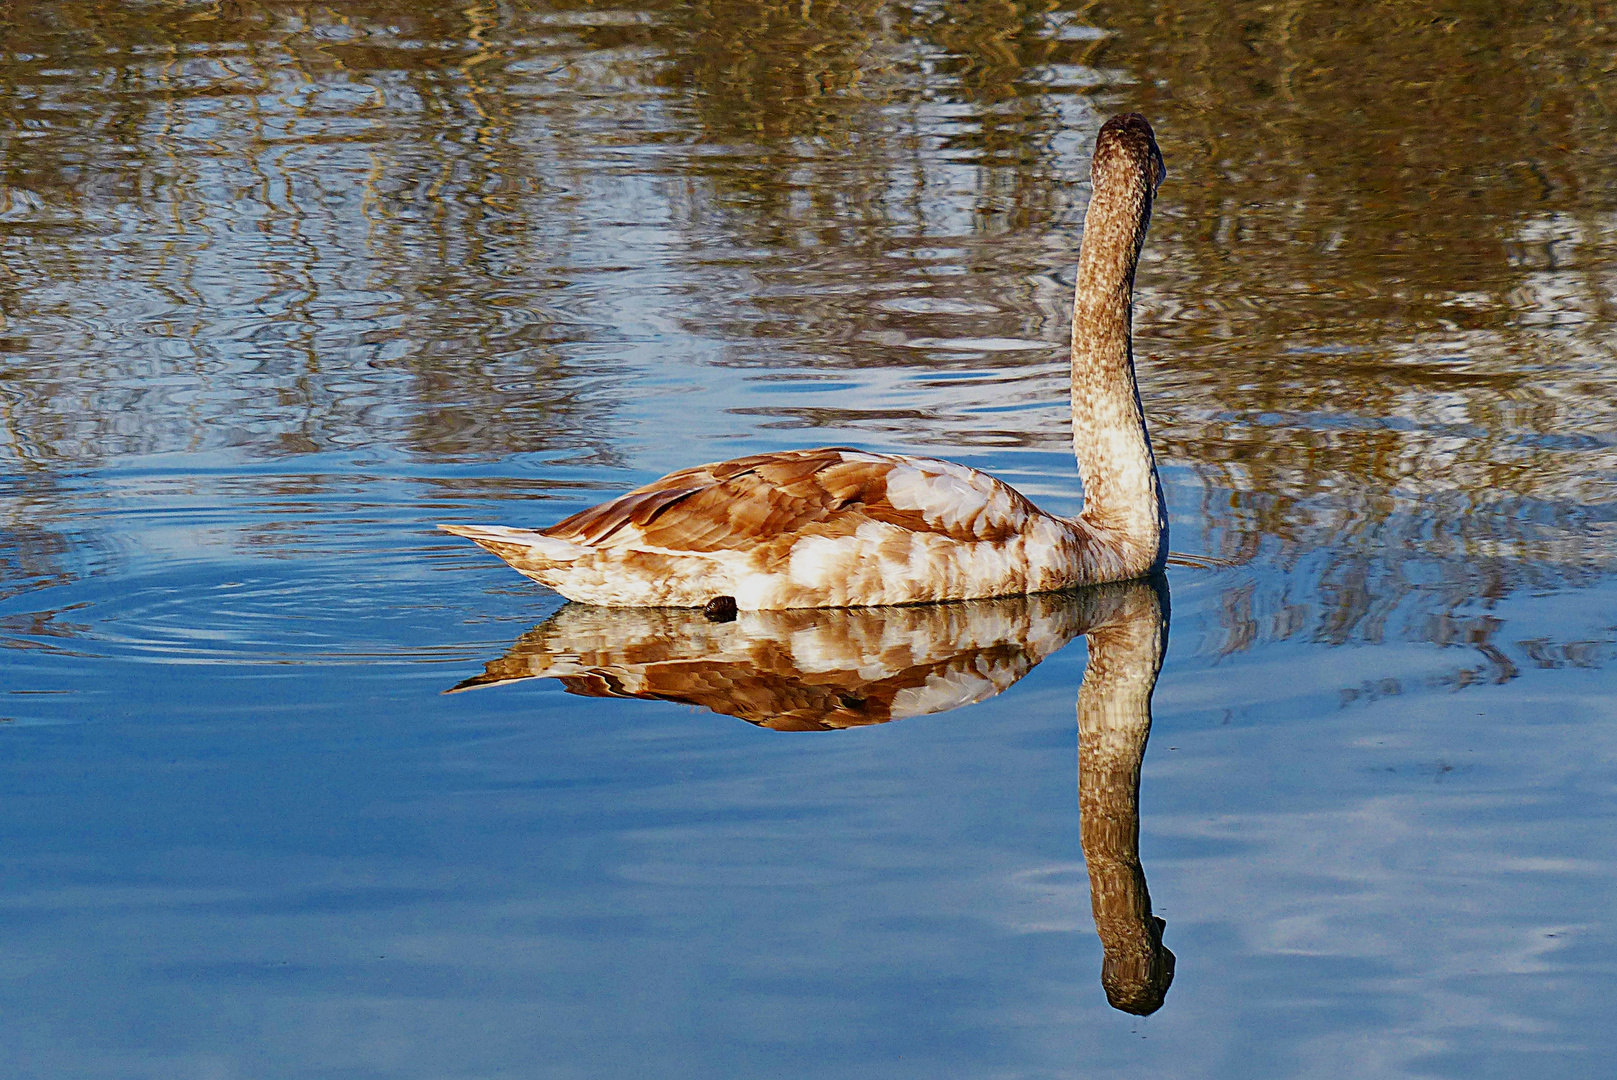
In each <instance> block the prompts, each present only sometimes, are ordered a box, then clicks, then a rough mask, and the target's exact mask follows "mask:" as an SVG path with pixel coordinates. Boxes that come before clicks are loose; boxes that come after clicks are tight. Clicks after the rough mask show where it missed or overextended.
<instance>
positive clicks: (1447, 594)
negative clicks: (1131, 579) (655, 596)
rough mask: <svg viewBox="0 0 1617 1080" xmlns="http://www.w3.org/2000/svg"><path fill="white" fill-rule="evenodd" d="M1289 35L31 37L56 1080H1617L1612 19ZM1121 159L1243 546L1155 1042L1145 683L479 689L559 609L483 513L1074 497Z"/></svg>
mask: <svg viewBox="0 0 1617 1080" xmlns="http://www.w3.org/2000/svg"><path fill="white" fill-rule="evenodd" d="M1240 7H1241V11H1240V13H1239V14H1240V16H1241V17H1240V18H1239V19H1236V20H1233V21H1231V20H1229V19H1226V18H1224V17H1223V16H1215V14H1212V13H1202V12H1200V11H1199V10H1198V9H1196V8H1193V7H1190V6H1185V7H1182V8H1181V7H1180V6H1176V5H1173V4H1168V5H1166V6H1164V5H1161V4H1157V5H1151V6H1150V7H1146V6H1144V5H1141V6H1131V5H1109V6H1106V5H1103V6H1101V7H1097V8H1092V9H1091V8H1086V9H1085V10H1084V11H1083V12H1079V11H1077V10H1076V9H1074V8H1072V7H1071V6H1069V5H1055V4H1051V5H1040V4H1006V5H982V6H967V5H949V4H941V3H940V4H927V3H915V4H879V3H875V2H874V0H872V2H868V3H853V2H849V3H816V4H813V5H800V4H797V3H792V4H773V3H768V2H762V0H760V2H757V3H746V4H742V3H719V2H712V3H696V4H676V3H671V2H670V3H656V2H645V3H631V4H627V5H624V6H621V7H617V8H611V9H606V8H602V7H600V6H598V5H593V4H584V3H580V4H558V5H554V6H551V5H533V4H526V3H506V4H495V3H448V2H445V3H423V4H418V5H411V6H410V7H409V9H408V10H404V11H401V10H398V8H399V5H382V4H363V3H361V4H352V5H342V6H340V7H335V8H314V7H309V6H306V5H298V4H287V3H239V4H218V5H207V4H190V5H180V4H176V5H142V4H133V3H120V4H109V3H90V2H88V0H85V2H79V3H64V4H56V5H39V6H27V7H25V8H12V9H7V10H6V11H4V12H0V54H3V56H0V74H3V78H4V93H3V94H0V162H3V167H4V173H3V175H0V180H3V185H0V432H3V435H0V575H3V576H0V646H4V647H3V648H0V716H3V717H4V718H5V720H6V723H4V724H0V831H3V834H4V838H3V843H0V938H3V940H4V943H5V947H4V948H3V949H0V1029H3V1032H4V1043H5V1045H6V1054H5V1057H6V1058H7V1059H8V1063H7V1064H5V1065H0V1073H5V1074H7V1075H16V1076H19V1077H33V1076H41V1077H43V1076H62V1075H75V1076H87V1077H99V1076H105V1077H130V1076H153V1077H156V1076H162V1077H237V1076H240V1077H260V1076H282V1075H285V1076H300V1077H301V1076H423V1077H426V1076H431V1077H454V1076H465V1077H474V1076H499V1075H524V1076H555V1077H566V1076H591V1077H597V1076H629V1075H641V1074H644V1073H645V1072H648V1071H656V1072H658V1073H659V1074H663V1075H671V1076H710V1075H738V1074H743V1073H767V1074H769V1075H774V1076H827V1077H830V1076H854V1075H859V1076H865V1075H870V1074H872V1073H876V1072H879V1073H881V1074H882V1075H889V1076H909V1075H915V1076H935V1075H939V1074H947V1075H974V1076H975V1075H983V1076H986V1075H994V1076H1045V1075H1061V1076H1067V1075H1080V1076H1086V1077H1087V1076H1108V1075H1114V1074H1115V1075H1122V1074H1125V1073H1126V1074H1130V1075H1138V1074H1139V1073H1141V1072H1155V1073H1157V1074H1161V1075H1167V1076H1175V1077H1181V1076H1183V1077H1241V1078H1247V1077H1260V1076H1288V1077H1289V1076H1312V1075H1321V1076H1327V1075H1328V1076H1332V1077H1340V1076H1351V1077H1406V1076H1465V1077H1485V1076H1500V1077H1507V1076H1508V1077H1514V1076H1519V1075H1522V1074H1523V1073H1525V1072H1528V1071H1534V1072H1536V1073H1542V1074H1544V1075H1554V1076H1597V1075H1602V1074H1603V1072H1604V1071H1605V1069H1606V1068H1607V1063H1608V1062H1609V1061H1610V1059H1611V1057H1612V1055H1613V1053H1614V1051H1617V1039H1614V1036H1613V1034H1612V1030H1611V1026H1610V1024H1609V1017H1610V1016H1611V1015H1612V1014H1613V1013H1614V1012H1617V1008H1614V1005H1617V1002H1614V1000H1613V998H1614V996H1617V994H1614V991H1613V989H1612V988H1613V986H1614V985H1617V981H1614V978H1613V976H1614V974H1617V971H1614V966H1617V941H1614V926H1617V910H1614V906H1613V903H1612V900H1611V897H1612V895H1613V884H1614V882H1613V877H1614V871H1617V853H1614V850H1613V842H1612V839H1611V837H1612V835H1613V824H1614V821H1613V818H1614V805H1617V803H1614V794H1617V792H1614V777H1617V771H1614V762H1617V746H1614V737H1613V724H1612V720H1613V712H1612V704H1611V702H1612V700H1613V694H1614V691H1617V684H1614V682H1613V675H1612V667H1611V665H1612V662H1613V659H1614V657H1617V616H1614V615H1613V612H1614V611H1617V586H1614V584H1613V578H1612V574H1611V570H1612V567H1613V562H1614V544H1617V531H1614V522H1617V408H1614V405H1613V402H1614V401H1617V375H1614V374H1613V373H1614V371H1617V368H1614V366H1613V362H1614V360H1617V356H1614V349H1613V342H1614V341H1617V333H1614V330H1617V316H1614V312H1617V277H1614V275H1613V272H1612V270H1611V267H1612V266H1613V265H1617V263H1614V262H1613V256H1614V254H1617V251H1614V249H1617V196H1614V195H1613V192H1617V154H1614V151H1613V150H1612V147H1613V146H1617V139H1613V138H1612V137H1611V136H1612V131H1611V123H1612V122H1611V116H1612V115H1613V105H1614V104H1617V102H1614V100H1613V94H1614V90H1613V88H1614V87H1617V79H1613V78H1612V77H1611V72H1610V71H1609V64H1610V59H1609V58H1610V56H1611V55H1613V54H1614V52H1617V50H1613V48H1612V45H1613V44H1614V42H1613V30H1612V25H1613V24H1612V23H1611V21H1610V20H1609V19H1606V18H1604V17H1603V16H1602V15H1601V14H1600V13H1599V12H1594V13H1590V12H1589V11H1587V10H1585V9H1583V8H1572V7H1565V8H1562V7H1556V6H1553V5H1552V6H1546V7H1544V8H1543V9H1542V10H1540V9H1539V8H1536V7H1534V8H1532V9H1531V10H1529V9H1526V8H1524V9H1523V10H1522V11H1521V12H1517V13H1515V15H1514V16H1513V17H1512V18H1510V19H1500V20H1490V18H1488V17H1485V13H1478V12H1477V11H1473V10H1472V9H1471V8H1469V7H1465V6H1463V5H1459V6H1455V7H1454V8H1453V10H1448V9H1441V10H1438V9H1434V11H1435V14H1432V15H1427V14H1425V13H1423V14H1422V17H1421V18H1420V19H1418V20H1417V19H1415V18H1414V17H1413V16H1412V15H1403V14H1400V13H1398V12H1394V11H1393V9H1391V8H1389V9H1388V10H1387V12H1384V13H1383V16H1384V17H1382V18H1381V20H1380V24H1379V25H1381V27H1382V30H1381V32H1379V33H1377V34H1370V33H1369V31H1363V30H1361V29H1360V27H1361V25H1369V24H1370V23H1374V22H1376V20H1365V19H1363V18H1362V17H1361V16H1359V15H1357V14H1351V13H1340V12H1334V11H1332V10H1329V9H1325V8H1311V7H1307V6H1296V7H1293V8H1287V9H1286V10H1285V11H1281V12H1274V11H1270V10H1269V9H1260V8H1257V7H1255V6H1250V5H1246V6H1240ZM1428 20H1430V21H1428ZM1232 27H1233V28H1235V29H1232ZM1237 29H1238V31H1239V32H1236V30H1237ZM1367 34H1368V35H1369V36H1368V37H1366V36H1365V35H1367ZM1602 65H1608V66H1607V67H1602ZM1122 108H1140V109H1142V110H1143V111H1145V112H1147V113H1148V114H1149V115H1150V116H1151V118H1152V120H1153V122H1154V123H1155V124H1156V126H1157V130H1158V134H1159V137H1160V139H1161V141H1162V146H1163V151H1164V154H1165V156H1166V157H1167V160H1168V165H1169V170H1170V174H1169V181H1168V183H1167V184H1166V185H1165V186H1164V187H1163V189H1162V194H1161V202H1160V204H1159V209H1158V216H1157V220H1156V222H1155V223H1154V225H1153V232H1152V235H1151V238H1150V241H1149V244H1148V252H1147V263H1146V265H1145V266H1144V267H1143V268H1142V271H1141V278H1140V291H1139V296H1138V305H1137V313H1136V320H1137V327H1138V342H1137V345H1138V355H1139V362H1140V371H1141V380H1142V392H1143V395H1144V397H1145V400H1146V405H1147V409H1148V412H1149V413H1150V415H1151V419H1152V424H1153V434H1154V438H1155V439H1156V442H1157V445H1158V448H1159V452H1160V454H1161V456H1162V459H1163V463H1164V472H1165V482H1166V484H1167V489H1168V494H1169V500H1170V505H1171V515H1172V528H1173V546H1174V547H1175V548H1176V549H1177V550H1179V551H1181V552H1184V553H1187V554H1190V555H1200V556H1211V557H1213V559H1214V560H1216V562H1211V563H1205V562H1204V564H1203V565H1189V564H1181V565H1176V566H1175V567H1174V568H1172V570H1171V571H1170V575H1169V579H1170V582H1171V587H1172V592H1173V624H1172V631H1171V638H1170V645H1169V651H1168V657H1167V663H1166V667H1165V668H1164V671H1163V674H1162V677H1161V679H1160V681H1159V683H1158V687H1157V693H1156V708H1155V726H1154V729H1153V733H1152V737H1151V741H1150V746H1149V749H1148V751H1147V754H1146V758H1145V765H1144V780H1143V789H1142V794H1141V811H1142V813H1141V857H1142V861H1143V864H1144V867H1145V871H1146V874H1147V876H1148V878H1149V882H1150V886H1151V896H1152V900H1153V904H1154V909H1155V911H1156V913H1157V914H1158V915H1160V916H1162V917H1163V918H1165V919H1166V921H1167V929H1166V931H1165V941H1166V942H1167V944H1168V946H1169V947H1170V948H1172V949H1173V951H1174V952H1175V954H1176V955H1177V958H1178V961H1177V973H1176V977H1175V980H1174V983H1173V986H1172V989H1171V990H1170V991H1169V994H1168V998H1167V1003H1166V1005H1165V1006H1164V1007H1163V1008H1162V1010H1161V1011H1159V1012H1158V1013H1156V1014H1154V1015H1152V1016H1150V1017H1148V1018H1144V1019H1141V1018H1138V1017H1134V1016H1130V1015H1127V1014H1124V1013H1121V1012H1116V1011H1114V1010H1112V1009H1111V1008H1109V1007H1108V1005H1107V1003H1106V998H1105V996H1104V994H1103V993H1102V991H1101V987H1100V982H1099V973H1100V960H1101V950H1100V943H1099V941H1098V939H1097V937H1096V935H1095V928H1094V924H1093V922H1092V920H1091V916H1090V911H1089V891H1088V881H1087V879H1086V876H1085V872H1084V864H1083V861H1082V853H1081V851H1080V849H1079V844H1078V804H1077V797H1076V788H1075V772H1076V743H1077V734H1076V727H1075V724H1074V713H1073V702H1074V696H1075V693H1076V688H1077V685H1078V682H1079V680H1080V678H1081V675H1082V669H1083V660H1084V656H1083V652H1084V646H1083V644H1082V642H1075V643H1074V644H1073V645H1071V646H1069V647H1068V648H1067V649H1065V650H1064V651H1062V652H1060V653H1058V654H1057V655H1055V656H1054V657H1052V658H1051V659H1049V660H1047V661H1046V662H1044V663H1043V664H1042V665H1040V666H1039V667H1037V668H1036V669H1034V670H1033V671H1032V672H1031V673H1030V674H1029V675H1028V676H1027V677H1026V678H1024V679H1023V680H1022V681H1021V682H1019V683H1018V684H1017V685H1015V686H1014V687H1012V688H1011V689H1010V690H1008V691H1007V692H1006V693H1004V694H1002V695H1000V696H999V697H996V698H994V699H992V700H990V701H987V702H985V703H983V704H981V705H977V706H973V707H971V708H969V709H965V710H960V711H957V712H953V713H948V714H944V715H940V716H934V717H923V718H916V719H911V720H905V721H902V722H897V723H892V724H886V725H881V726H877V727H871V728H862V729H859V730H855V731H847V732H828V733H797V734H782V733H776V732H771V731H767V730H761V729H757V728H754V727H752V726H749V725H747V724H744V723H742V722H740V721H738V720H735V719H732V718H728V717H721V716H714V715H712V714H709V713H706V712H700V711H696V710H693V709H691V708H688V707H681V706H677V705H670V704H666V703H657V702H641V701H620V700H599V699H585V698H578V697H570V696H567V695H566V694H564V693H563V692H562V690H561V688H560V687H559V686H557V685H554V684H551V683H548V682H540V681H535V682H528V683H523V684H520V685H515V686H506V687H497V688H490V689H485V690H479V691H477V692H475V693H468V694H457V695H453V696H445V695H443V694H442V693H441V692H442V691H443V690H445V689H447V688H448V687H449V686H451V685H453V684H454V683H456V682H458V681H459V680H461V679H462V678H465V677H466V676H468V675H472V674H475V673H476V672H477V671H478V670H480V668H481V665H482V664H483V663H484V662H486V661H488V660H492V659H494V658H496V657H498V656H500V655H501V654H502V653H504V651H505V650H506V649H507V648H508V647H509V646H510V645H511V643H512V641H513V640H514V639H515V638H517V637H518V636H519V635H520V634H521V633H522V632H524V631H525V630H527V629H528V628H529V627H531V626H533V625H534V624H536V623H539V622H540V621H542V620H543V619H545V618H546V617H548V616H549V615H550V614H551V613H552V612H553V611H554V610H555V609H556V608H557V607H558V606H559V604H560V601H559V599H558V598H556V597H554V596H552V595H550V594H548V593H546V592H544V591H543V590H541V589H538V588H537V587H534V586H531V585H529V584H528V583H526V582H525V581H523V580H522V579H521V578H519V577H517V576H516V575H514V574H512V573H510V572H509V571H508V570H506V569H505V568H504V567H502V566H500V565H499V564H497V563H496V562H495V561H494V560H492V559H491V558H489V557H487V556H485V555H483V554H482V553H480V552H478V551H477V550H476V549H475V548H472V547H471V546H470V545H467V544H464V543H462V542H459V541H455V540H453V539H451V538H448V537H444V536H442V535H441V534H438V533H436V532H434V531H433V529H432V525H433V524H434V523H435V522H438V521H442V520H460V521H490V522H493V521H499V522H505V523H510V524H542V523H545V522H548V521H552V520H555V519H557V518H559V517H561V516H563V515H565V514H567V513H570V512H572V511H573V510H575V509H578V508H580V507H582V506H584V505H588V504H589V503H590V502H593V501H596V500H597V499H599V498H602V497H605V496H606V495H608V494H610V493H612V492H614V491H618V490H622V489H625V488H627V487H630V486H633V485H634V484H636V483H639V482H642V481H644V480H646V479H650V478H652V477H654V476H656V475H658V474H659V473H661V472H663V471H665V470H667V469H670V468H673V467H677V466H679V465H684V464H690V463H692V462H696V461H706V460H714V459H717V458H722V457H726V456H731V455H734V454H740V453H744V452H749V451H753V450H757V449H768V448H775V447H792V446H813V445H822V444H840V443H856V444H858V445H861V446H867V447H871V448H874V449H885V450H895V449H896V450H904V451H908V452H926V453H932V454H937V455H940V456H947V457H950V458H953V459H955V460H961V461H964V462H967V463H968V464H972V465H975V466H978V467H982V468H987V469H990V470H992V471H994V472H995V473H996V474H998V475H1000V476H1003V477H1005V478H1006V479H1008V480H1010V481H1012V482H1013V483H1016V484H1017V485H1018V486H1019V487H1021V488H1022V489H1023V490H1024V491H1027V492H1028V493H1030V494H1031V495H1033V496H1034V497H1035V498H1036V499H1037V500H1039V501H1040V502H1041V503H1042V504H1043V505H1045V506H1047V507H1049V508H1051V509H1053V510H1057V511H1060V512H1073V511H1075V510H1076V509H1077V508H1078V506H1079V505H1080V495H1079V492H1078V489H1077V485H1076V478H1075V476H1074V475H1073V468H1072V464H1071V458H1070V454H1069V453H1068V451H1067V449H1066V446H1065V440H1066V429H1065V403H1064V394H1065V382H1064V378H1065V369H1064V347H1063V340H1064V335H1065V319H1066V304H1067V303H1068V302H1069V301H1068V291H1069V290H1070V285H1071V264H1072V261H1073V254H1074V250H1075V244H1076V239H1077V234H1078V226H1079V223H1080V222H1081V220H1082V211H1083V206H1084V200H1085V197H1086V194H1087V189H1086V187H1085V184H1084V179H1085V176H1086V171H1087V160H1088V157H1087V156H1088V150H1089V147H1090V145H1091V143H1092V141H1093V135H1094V131H1095V129H1096V128H1097V127H1098V126H1099V123H1100V122H1101V120H1102V119H1104V117H1105V116H1106V115H1108V114H1110V113H1111V112H1113V111H1116V110H1119V109H1122Z"/></svg>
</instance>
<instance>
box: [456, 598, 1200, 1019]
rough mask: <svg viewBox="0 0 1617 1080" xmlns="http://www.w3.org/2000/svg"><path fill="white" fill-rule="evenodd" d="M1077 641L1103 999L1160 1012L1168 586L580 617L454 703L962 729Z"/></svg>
mask: <svg viewBox="0 0 1617 1080" xmlns="http://www.w3.org/2000/svg"><path fill="white" fill-rule="evenodd" d="M1079 634H1084V635H1087V637H1088V640H1089V662H1088V666H1087V667H1086V668H1085V671H1084V680H1083V684H1082V686H1081V687H1080V688H1079V691H1078V731H1079V736H1078V799H1079V817H1080V829H1081V839H1082V843H1083V849H1084V859H1085V862H1086V863H1087V865H1088V868H1089V887H1090V900H1091V903H1092V905H1093V908H1094V913H1095V928H1096V930H1097V932H1098V933H1099V934H1100V939H1101V944H1102V946H1103V947H1104V949H1105V953H1106V958H1105V961H1104V964H1103V966H1102V969H1101V983H1102V985H1103V986H1104V987H1105V988H1106V997H1107V1000H1109V1001H1110V1002H1111V1004H1112V1006H1113V1007H1114V1008H1117V1009H1122V1010H1124V1011H1126V1012H1131V1013H1137V1014H1140V1015H1145V1014H1147V1013H1151V1012H1155V1011H1156V1010H1157V1009H1159V1008H1161V1007H1162V1003H1163V999H1164V997H1165V996H1166V994H1167V992H1168V985H1169V984H1170V983H1171V982H1172V981H1173V970H1174V955H1173V953H1171V952H1170V951H1168V949H1167V948H1166V947H1165V946H1163V944H1162V929H1163V925H1164V924H1163V921H1162V920H1161V919H1158V918H1156V917H1155V916H1153V915H1152V914H1151V896H1150V893H1149V892H1148V891H1147V889H1146V884H1145V872H1144V870H1143V869H1142V868H1141V866H1140V855H1139V839H1140V802H1139V797H1140V763H1141V760H1142V759H1143V758H1144V756H1145V744H1146V739H1147V738H1148V737H1149V736H1150V733H1151V694H1152V691H1153V690H1154V689H1155V688H1156V682H1157V673H1158V671H1159V670H1160V669H1161V667H1162V656H1163V652H1164V650H1165V649H1166V646H1167V640H1168V591H1167V582H1166V581H1164V580H1161V579H1157V580H1153V581H1130V582H1119V583H1114V584H1110V585H1102V586H1097V587H1094V588H1089V589H1084V590H1082V591H1078V592H1067V593H1047V594H1043V595H1039V596H1020V597H1006V598H1002V599H998V600H974V601H965V602H961V603H952V604H920V605H915V606H912V607H889V608H841V609H828V608H813V609H801V610H794V611H745V612H741V613H740V614H739V616H738V617H737V618H736V619H735V620H734V621H730V622H714V621H710V620H709V619H707V618H705V617H704V616H703V615H702V613H701V612H700V611H697V610H687V609H679V608H600V607H589V606H586V605H583V604H569V605H567V606H566V607H564V608H562V609H561V610H560V611H558V612H557V613H556V614H555V616H554V617H552V618H551V619H550V620H548V621H547V622H544V623H542V624H540V625H539V626H536V627H534V628H533V629H532V630H530V631H528V632H527V633H526V634H524V635H522V637H520V638H518V639H517V641H516V643H515V644H514V645H512V647H511V649H510V651H508V652H507V653H506V655H505V656H503V657H501V658H500V659H498V660H494V661H491V662H490V663H488V664H487V665H485V670H484V672H483V674H481V675H477V676H475V677H473V678H470V679H467V680H465V681H464V682H461V683H459V684H457V685H456V686H454V687H452V688H451V692H453V691H458V690H469V689H472V688H474V687H479V686H493V685H498V684H500V683H508V682H515V681H519V680H523V679H534V678H553V679H557V680H559V681H560V682H561V683H562V685H563V686H565V687H566V688H567V690H568V692H569V693H574V694H581V695H585V696H588V697H632V698H647V699H652V700H658V701H672V702H680V703H682V704H689V705H700V706H702V707H704V708H707V709H710V710H712V711H713V712H717V713H724V714H727V715H730V716H736V717H740V718H741V719H743V720H746V721H747V722H748V723H751V724H756V725H758V726H760V727H768V728H773V729H775V730H777V731H828V730H835V729H839V728H849V727H859V726H863V725H868V724H881V723H886V722H887V721H889V720H899V719H903V718H905V717H911V716H924V715H927V714H930V713H941V712H946V711H948V710H950V709H956V708H959V707H961V706H964V705H970V704H973V703H975V702H979V701H984V700H987V699H988V698H991V697H993V696H994V695H995V694H997V693H999V692H1000V691H1002V690H1005V689H1007V688H1008V687H1010V686H1011V684H1013V683H1015V682H1016V681H1017V680H1018V679H1020V678H1021V677H1022V676H1023V675H1026V674H1027V673H1028V672H1029V671H1031V670H1032V669H1033V668H1034V667H1035V666H1037V665H1038V664H1039V662H1040V661H1042V660H1043V659H1044V658H1045V657H1047V656H1049V655H1050V654H1051V653H1053V652H1055V651H1057V650H1058V649H1060V648H1061V647H1062V646H1064V645H1066V644H1067V643H1068V642H1069V641H1071V640H1072V639H1073V638H1075V637H1077V636H1078V635H1079Z"/></svg>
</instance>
